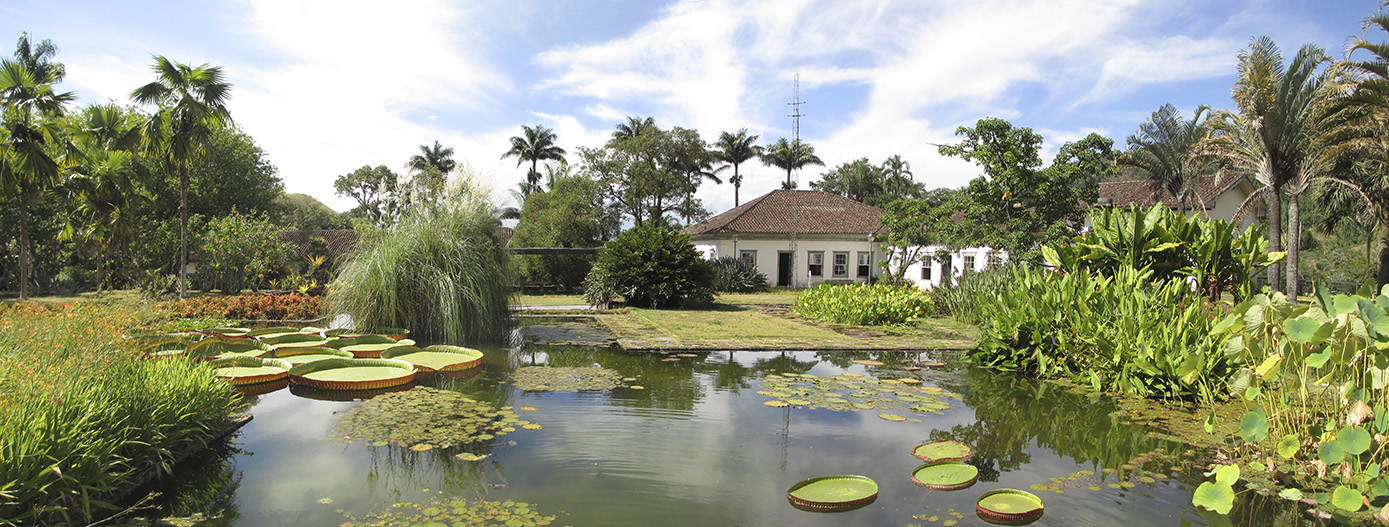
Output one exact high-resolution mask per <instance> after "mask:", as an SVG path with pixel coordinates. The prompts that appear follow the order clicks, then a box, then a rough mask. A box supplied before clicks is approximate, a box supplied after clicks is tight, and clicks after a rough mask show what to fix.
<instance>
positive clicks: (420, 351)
mask: <svg viewBox="0 0 1389 527" xmlns="http://www.w3.org/2000/svg"><path fill="white" fill-rule="evenodd" d="M381 358H383V359H400V360H403V361H405V362H408V363H410V364H414V365H415V368H418V369H420V370H421V371H425V372H432V371H463V370H467V369H471V368H476V367H478V366H480V365H482V352H481V351H478V350H475V349H470V348H461V347H458V346H447V345H435V346H429V347H427V348H417V347H414V346H395V347H392V348H388V349H386V350H385V351H382V352H381Z"/></svg>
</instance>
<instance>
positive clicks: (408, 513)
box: [340, 498, 557, 527]
mask: <svg viewBox="0 0 1389 527" xmlns="http://www.w3.org/2000/svg"><path fill="white" fill-rule="evenodd" d="M343 517H344V518H346V519H347V520H348V521H346V522H343V523H342V525H341V526H340V527H374V526H381V525H423V526H432V525H469V526H476V527H534V526H545V525H551V524H553V523H554V521H555V520H556V519H557V517H556V516H553V515H551V516H545V515H542V514H540V511H539V510H538V507H536V505H533V504H530V503H526V502H522V501H512V500H506V501H487V500H482V501H477V502H470V501H468V500H465V499H462V498H437V499H434V500H433V501H430V502H428V503H413V502H408V501H401V502H395V503H392V504H391V506H390V507H387V508H386V509H385V510H382V511H380V512H371V513H367V514H364V515H362V516H361V517H356V516H353V515H352V514H351V513H344V514H343Z"/></svg>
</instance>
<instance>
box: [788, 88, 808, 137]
mask: <svg viewBox="0 0 1389 527" xmlns="http://www.w3.org/2000/svg"><path fill="white" fill-rule="evenodd" d="M794 86H795V96H796V98H795V99H794V100H793V101H792V102H788V103H786V104H787V105H788V106H790V107H791V115H788V116H787V117H790V118H791V119H792V123H793V126H792V130H793V132H792V135H793V137H794V139H795V140H796V141H800V140H801V117H805V114H803V113H801V105H802V104H805V101H802V100H801V74H799V73H797V74H796V80H795V84H794Z"/></svg>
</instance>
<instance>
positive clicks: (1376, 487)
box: [1370, 478, 1389, 498]
mask: <svg viewBox="0 0 1389 527" xmlns="http://www.w3.org/2000/svg"><path fill="white" fill-rule="evenodd" d="M1385 479H1386V478H1375V480H1374V481H1373V482H1371V483H1370V495H1371V496H1374V497H1376V498H1378V497H1380V496H1389V481H1385Z"/></svg>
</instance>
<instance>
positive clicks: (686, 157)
mask: <svg viewBox="0 0 1389 527" xmlns="http://www.w3.org/2000/svg"><path fill="white" fill-rule="evenodd" d="M644 122H645V121H638V123H639V124H637V125H635V126H636V127H637V128H638V133H636V134H635V135H627V134H623V133H617V132H615V133H614V134H613V138H612V139H611V140H609V141H608V142H607V144H606V145H604V146H603V147H602V148H580V149H579V154H580V156H581V157H582V159H583V161H582V165H581V169H580V170H581V171H582V173H583V174H584V175H586V176H588V177H590V178H592V179H594V180H596V181H598V182H600V183H601V184H602V185H603V187H604V193H605V195H606V197H607V199H608V200H610V201H611V202H612V203H613V204H614V205H615V206H616V207H617V209H618V210H619V211H620V212H621V214H622V215H623V216H626V217H630V218H632V221H633V223H635V224H636V225H645V224H646V223H648V222H651V223H652V224H655V225H662V224H665V222H666V219H667V215H668V214H671V213H678V214H680V215H682V216H686V217H698V216H700V215H701V211H703V206H702V205H701V204H700V203H699V200H697V199H693V198H692V197H691V194H692V193H693V192H694V190H695V189H697V188H698V185H699V183H700V182H701V181H702V180H703V179H704V178H702V177H692V176H691V174H692V171H693V168H692V167H702V166H707V164H708V161H709V156H710V154H709V152H708V150H707V149H706V146H705V144H704V141H703V140H702V139H700V138H699V133H698V132H696V131H694V130H690V129H687V128H680V127H675V128H673V129H671V130H660V129H659V128H655V125H654V124H653V125H651V126H650V128H644V127H643V126H644V125H642V124H640V123H644ZM619 132H621V130H619Z"/></svg>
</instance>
